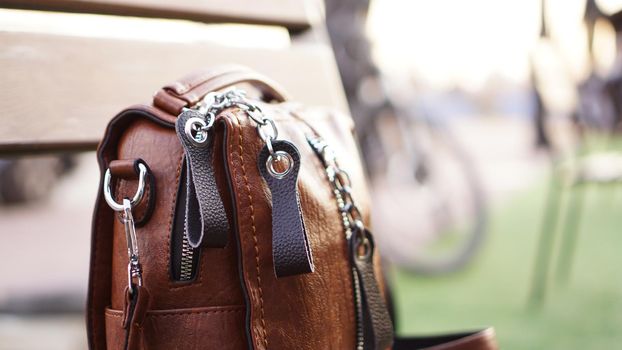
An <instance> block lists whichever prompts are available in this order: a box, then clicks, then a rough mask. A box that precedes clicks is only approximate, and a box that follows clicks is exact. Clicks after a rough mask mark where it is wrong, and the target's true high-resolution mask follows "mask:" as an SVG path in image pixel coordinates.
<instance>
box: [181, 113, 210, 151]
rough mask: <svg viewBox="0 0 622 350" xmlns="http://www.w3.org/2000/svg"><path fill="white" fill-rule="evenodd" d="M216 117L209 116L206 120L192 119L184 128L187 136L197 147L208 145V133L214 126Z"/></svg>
mask: <svg viewBox="0 0 622 350" xmlns="http://www.w3.org/2000/svg"><path fill="white" fill-rule="evenodd" d="M214 119H215V118H214V115H213V114H209V113H208V114H207V115H206V118H205V120H203V119H201V118H196V117H195V118H190V119H188V121H187V122H186V125H185V126H184V132H185V133H186V136H187V137H188V139H189V140H190V142H192V143H193V144H194V145H195V146H203V145H206V144H207V135H208V134H207V131H208V130H209V128H211V127H212V124H214Z"/></svg>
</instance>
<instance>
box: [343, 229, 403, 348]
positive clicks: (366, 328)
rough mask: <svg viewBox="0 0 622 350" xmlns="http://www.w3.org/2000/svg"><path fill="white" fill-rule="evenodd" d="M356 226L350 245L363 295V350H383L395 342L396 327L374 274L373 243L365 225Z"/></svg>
mask: <svg viewBox="0 0 622 350" xmlns="http://www.w3.org/2000/svg"><path fill="white" fill-rule="evenodd" d="M353 226H354V227H353V228H352V233H351V235H350V237H349V239H348V245H349V248H350V259H351V260H352V266H354V270H356V277H357V278H356V280H355V283H358V286H359V290H360V293H361V300H362V305H361V308H362V310H361V311H362V312H361V313H362V315H360V317H362V326H363V340H364V344H365V345H364V349H365V350H384V349H387V348H388V347H389V346H391V344H392V342H393V323H392V322H391V317H390V316H389V311H388V309H387V306H386V303H385V301H384V299H383V298H382V295H381V294H380V289H379V288H378V281H377V280H376V275H375V273H374V249H375V246H374V240H373V237H372V234H371V232H369V231H368V230H367V229H366V228H365V227H363V225H353Z"/></svg>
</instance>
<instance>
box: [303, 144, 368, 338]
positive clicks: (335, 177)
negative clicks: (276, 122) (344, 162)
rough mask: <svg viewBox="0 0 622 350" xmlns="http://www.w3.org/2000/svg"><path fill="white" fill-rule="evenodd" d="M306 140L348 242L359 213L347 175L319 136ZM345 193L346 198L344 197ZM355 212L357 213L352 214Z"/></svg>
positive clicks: (357, 295)
mask: <svg viewBox="0 0 622 350" xmlns="http://www.w3.org/2000/svg"><path fill="white" fill-rule="evenodd" d="M307 142H309V144H310V145H311V148H313V150H314V151H315V154H316V155H317V156H318V158H319V159H320V161H321V162H322V165H323V166H324V169H325V171H326V175H327V176H328V179H329V182H330V184H331V186H332V188H333V194H334V195H335V201H336V202H337V207H338V208H339V212H340V213H341V220H342V223H343V229H344V235H345V238H346V242H349V240H350V237H351V236H352V227H353V225H355V224H356V221H357V220H360V217H359V216H360V213H359V212H358V208H357V207H356V205H355V204H354V202H353V200H352V195H351V193H350V191H351V188H350V183H349V181H350V180H349V176H348V175H347V173H346V172H345V171H344V170H343V169H341V168H340V167H339V165H338V164H337V160H336V157H335V154H334V153H333V151H332V149H331V148H330V147H329V146H328V144H327V143H326V142H325V141H324V140H323V139H322V138H321V137H320V136H313V135H307ZM344 194H346V197H347V198H344ZM352 213H357V214H354V215H353V214H352ZM351 272H352V291H353V296H354V308H355V310H354V313H355V319H356V350H364V348H365V336H364V329H363V300H362V297H361V282H360V280H359V278H358V274H357V273H356V268H355V267H354V266H353V267H352V268H351Z"/></svg>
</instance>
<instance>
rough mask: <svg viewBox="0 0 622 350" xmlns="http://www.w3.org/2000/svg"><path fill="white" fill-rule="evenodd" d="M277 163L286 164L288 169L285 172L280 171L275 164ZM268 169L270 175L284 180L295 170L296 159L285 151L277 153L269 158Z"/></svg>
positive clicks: (267, 161)
mask: <svg viewBox="0 0 622 350" xmlns="http://www.w3.org/2000/svg"><path fill="white" fill-rule="evenodd" d="M277 162H282V163H285V165H286V168H285V169H284V170H278V169H277V168H275V166H274V164H275V163H277ZM266 168H267V169H268V173H269V174H270V175H272V176H273V177H275V178H277V179H282V178H284V177H285V176H286V175H287V174H289V172H290V171H291V170H292V169H293V168H294V159H293V158H292V156H291V155H290V154H289V153H287V152H285V151H276V152H273V154H270V155H269V156H268V159H267V160H266Z"/></svg>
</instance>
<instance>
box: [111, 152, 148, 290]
mask: <svg viewBox="0 0 622 350" xmlns="http://www.w3.org/2000/svg"><path fill="white" fill-rule="evenodd" d="M138 169H139V174H138V188H137V189H136V193H135V194H134V196H133V197H132V199H129V198H127V197H126V198H123V204H119V203H117V201H115V200H114V198H113V195H112V190H111V182H112V181H111V180H112V175H111V174H110V169H108V170H106V174H105V175H104V198H105V199H106V203H108V205H109V206H110V208H112V210H114V211H117V212H120V214H121V222H123V226H124V228H125V240H126V242H127V256H128V259H129V261H128V264H127V283H128V287H129V290H130V293H131V292H132V291H133V288H132V287H133V285H134V279H136V283H137V284H138V285H139V286H142V285H143V279H142V270H141V266H140V261H139V254H138V239H137V238H136V227H135V225H134V217H133V216H132V208H133V207H134V206H136V205H138V204H139V203H140V201H141V200H142V199H143V196H144V194H145V186H146V184H145V178H146V176H147V167H146V166H145V165H144V164H142V163H138Z"/></svg>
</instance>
